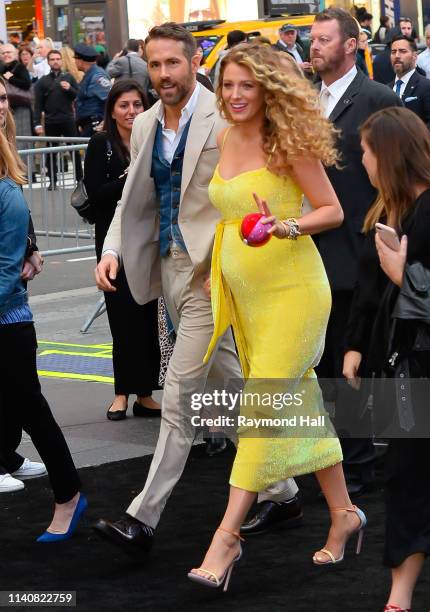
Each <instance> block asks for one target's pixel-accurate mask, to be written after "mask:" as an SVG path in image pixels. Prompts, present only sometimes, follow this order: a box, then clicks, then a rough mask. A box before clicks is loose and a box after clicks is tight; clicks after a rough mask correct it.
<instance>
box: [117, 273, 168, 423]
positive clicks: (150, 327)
mask: <svg viewBox="0 0 430 612" xmlns="http://www.w3.org/2000/svg"><path fill="white" fill-rule="evenodd" d="M105 301H106V309H107V315H108V319H109V327H110V330H111V333H112V339H113V347H112V360H113V369H114V377H115V401H114V404H113V406H112V408H111V410H112V411H113V410H121V409H124V408H125V406H126V396H127V395H129V394H131V393H135V394H136V395H137V396H138V397H139V398H142V399H143V398H150V397H151V394H152V391H153V389H156V388H158V375H159V369H160V347H159V343H158V306H157V300H154V301H152V302H149V303H148V304H144V305H143V306H141V305H139V304H137V303H136V302H135V300H134V298H133V296H132V295H131V292H130V289H129V287H128V283H127V279H126V276H125V272H124V270H123V269H121V270H120V272H119V274H118V279H117V292H116V293H108V294H105ZM142 404H143V405H145V406H146V407H147V408H153V407H158V408H159V406H158V405H157V406H153V405H152V404H151V405H150V403H148V402H145V401H142Z"/></svg>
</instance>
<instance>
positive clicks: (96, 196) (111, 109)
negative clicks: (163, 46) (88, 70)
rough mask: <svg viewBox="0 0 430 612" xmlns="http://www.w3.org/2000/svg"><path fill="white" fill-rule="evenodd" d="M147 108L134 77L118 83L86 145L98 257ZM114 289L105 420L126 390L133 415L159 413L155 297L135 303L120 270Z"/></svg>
mask: <svg viewBox="0 0 430 612" xmlns="http://www.w3.org/2000/svg"><path fill="white" fill-rule="evenodd" d="M146 107H147V105H146V99H145V94H144V92H143V91H142V89H141V88H140V85H139V84H138V83H137V82H136V81H134V80H132V79H124V80H121V81H117V82H116V83H115V84H114V85H113V87H112V89H111V91H110V93H109V96H108V98H107V101H106V110H105V118H104V130H105V131H104V132H100V133H98V134H94V136H93V137H92V138H91V140H90V141H89V143H88V149H87V153H86V156H85V179H84V182H85V187H86V189H87V193H88V197H89V199H90V202H91V205H92V208H93V209H94V213H95V236H96V255H97V261H100V258H101V256H102V249H103V242H104V239H105V237H106V233H107V231H108V229H109V226H110V223H111V221H112V218H113V215H114V212H115V208H116V205H117V202H118V201H119V200H120V199H121V195H122V190H123V188H124V184H125V179H126V176H127V167H128V165H129V163H130V137H131V129H132V126H133V121H134V119H135V118H136V117H137V115H138V114H139V113H142V112H143V111H144V110H145V108H146ZM116 287H117V291H116V292H115V293H105V300H106V310H107V315H108V319H109V325H110V329H111V333H112V339H113V348H112V354H113V369H114V377H115V399H114V401H113V402H112V404H111V406H110V407H109V410H108V412H107V418H108V419H109V420H111V421H119V420H122V419H124V418H125V416H126V411H127V401H128V396H129V395H130V394H131V393H134V394H136V395H137V401H136V402H135V403H134V405H133V413H134V414H135V416H160V407H159V405H158V404H157V402H155V401H154V400H153V399H152V397H151V394H152V390H153V389H156V388H158V376H159V369H160V347H159V342H158V305H157V300H153V301H152V302H149V303H148V304H145V305H143V306H140V305H138V304H137V303H136V302H135V300H134V299H133V296H132V295H131V293H130V289H129V287H128V283H127V278H126V276H125V272H124V269H121V271H120V273H119V275H118V278H117V280H116Z"/></svg>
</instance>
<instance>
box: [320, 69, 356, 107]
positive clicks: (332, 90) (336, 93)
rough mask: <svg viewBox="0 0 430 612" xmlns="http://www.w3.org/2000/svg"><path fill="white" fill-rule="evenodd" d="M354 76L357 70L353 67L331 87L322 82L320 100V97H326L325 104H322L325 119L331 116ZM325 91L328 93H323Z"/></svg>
mask: <svg viewBox="0 0 430 612" xmlns="http://www.w3.org/2000/svg"><path fill="white" fill-rule="evenodd" d="M356 75H357V68H356V67H355V66H353V67H352V68H351V70H349V71H348V72H347V73H346V74H344V75H343V77H341V78H340V79H338V80H337V81H335V82H334V83H332V84H331V85H328V86H327V85H326V84H325V83H324V81H323V82H322V84H321V92H320V98H321V96H327V102H326V104H324V115H325V116H326V117H329V116H330V115H331V112H332V110H333V109H334V107H335V106H336V104H337V103H338V102H339V100H340V99H341V97H342V96H343V94H344V93H345V91H346V90H347V89H348V87H349V86H350V85H351V83H352V81H353V80H354V79H355V77H356ZM326 90H327V92H328V93H325V91H326ZM323 92H324V93H323ZM329 94H330V95H329Z"/></svg>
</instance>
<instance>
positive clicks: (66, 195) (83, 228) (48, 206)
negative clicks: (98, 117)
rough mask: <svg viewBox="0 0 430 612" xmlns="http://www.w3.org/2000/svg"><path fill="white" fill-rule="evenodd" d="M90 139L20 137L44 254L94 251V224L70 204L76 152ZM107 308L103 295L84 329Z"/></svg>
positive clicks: (27, 188) (26, 192) (28, 191)
mask: <svg viewBox="0 0 430 612" xmlns="http://www.w3.org/2000/svg"><path fill="white" fill-rule="evenodd" d="M88 141H89V138H81V137H63V136H51V137H46V136H17V144H18V153H19V154H20V155H21V157H22V159H23V161H24V163H25V165H26V167H27V179H28V183H27V185H25V186H24V195H25V198H26V200H27V203H28V205H29V208H30V210H31V216H32V218H33V224H34V228H35V233H36V236H37V242H38V246H39V249H40V252H41V254H42V255H43V256H44V257H49V256H52V255H67V254H70V253H84V252H90V253H94V250H95V244H94V230H93V227H92V226H91V225H89V224H88V223H85V222H84V221H83V220H82V219H81V218H80V217H79V215H78V214H77V213H76V211H74V210H73V208H72V206H71V205H70V197H71V194H72V192H73V190H74V189H75V187H76V183H77V181H76V167H75V161H76V159H75V151H79V152H81V151H85V150H86V149H87V146H88V145H87V142H88ZM65 142H66V143H67V144H64V143H65ZM24 143H25V144H27V143H35V144H38V143H42V144H45V146H42V147H36V146H34V145H33V147H34V148H21V147H22V146H23V145H24V146H25V144H24ZM57 143H58V145H57ZM70 153H71V155H69V154H70ZM81 164H83V158H82V159H81ZM54 184H56V188H55V189H54V188H53V187H54ZM105 310H106V307H105V303H104V298H101V299H100V300H99V301H98V302H97V305H96V307H95V308H94V309H93V311H92V312H91V313H90V314H89V315H88V317H87V319H86V320H85V323H84V324H83V326H82V328H81V332H82V333H86V332H87V331H88V329H89V328H90V326H91V324H92V323H93V321H94V320H95V319H96V318H97V317H99V316H100V315H101V314H103V313H104V312H105Z"/></svg>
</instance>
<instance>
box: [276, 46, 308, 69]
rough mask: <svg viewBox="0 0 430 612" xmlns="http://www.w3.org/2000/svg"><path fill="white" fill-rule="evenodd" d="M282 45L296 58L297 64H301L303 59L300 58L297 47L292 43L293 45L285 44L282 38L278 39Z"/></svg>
mask: <svg viewBox="0 0 430 612" xmlns="http://www.w3.org/2000/svg"><path fill="white" fill-rule="evenodd" d="M278 42H279V43H280V44H281V45H282V46H283V47H285V49H286V50H287V51H288V53H291V55H292V56H293V57H294V59H295V60H296V62H297V63H298V64H302V63H303V60H302V58H301V55H300V53H299V51H298V49H297V45H296V44H295V43H294V47H289V46H288V45H286V44H285V43H284V41H283V40H279V41H278Z"/></svg>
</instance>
